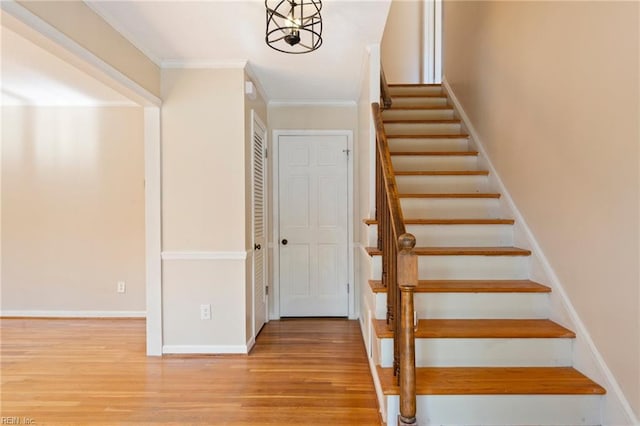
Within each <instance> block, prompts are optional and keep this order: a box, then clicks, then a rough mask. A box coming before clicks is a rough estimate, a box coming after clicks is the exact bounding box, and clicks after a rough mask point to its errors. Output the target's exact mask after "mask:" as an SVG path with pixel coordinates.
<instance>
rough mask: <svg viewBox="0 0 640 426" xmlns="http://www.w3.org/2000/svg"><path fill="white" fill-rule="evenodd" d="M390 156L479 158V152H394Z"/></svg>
mask: <svg viewBox="0 0 640 426" xmlns="http://www.w3.org/2000/svg"><path fill="white" fill-rule="evenodd" d="M389 154H390V155H392V156H393V155H409V156H412V157H414V156H415V157H418V156H425V157H477V156H478V151H392V152H390V153H389Z"/></svg>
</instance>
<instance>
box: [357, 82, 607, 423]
mask: <svg viewBox="0 0 640 426" xmlns="http://www.w3.org/2000/svg"><path fill="white" fill-rule="evenodd" d="M389 92H390V94H391V97H392V100H393V103H392V107H391V108H390V109H386V110H384V111H383V113H382V117H383V120H384V129H385V133H386V135H387V140H388V143H389V151H390V154H391V159H392V165H393V172H394V174H395V178H396V182H397V188H398V195H399V199H400V205H401V209H402V213H403V216H404V223H405V226H406V232H409V233H412V234H413V235H414V236H415V237H416V241H417V243H416V247H415V249H414V252H415V254H417V255H418V276H419V277H418V278H419V283H418V286H417V288H416V290H415V296H414V300H415V310H416V313H417V318H418V319H419V320H418V321H417V326H416V328H415V355H416V358H415V359H416V395H417V398H416V399H417V402H416V404H417V421H418V424H419V425H597V424H600V400H601V395H602V394H604V393H605V390H604V389H603V388H602V387H601V386H599V385H598V384H596V383H594V382H593V381H591V380H590V379H589V378H587V377H585V376H584V375H582V374H581V373H580V372H578V371H577V370H575V369H573V368H572V367H571V365H572V349H573V340H574V338H575V334H574V333H573V332H572V331H571V330H568V329H567V328H565V327H562V326H561V325H559V324H556V323H554V322H553V321H550V320H549V319H548V318H549V314H550V306H549V305H550V301H549V293H550V291H551V290H550V288H548V287H546V286H544V285H543V284H540V283H537V282H533V281H531V280H529V261H530V256H531V252H530V251H529V250H526V249H522V248H518V247H514V246H513V245H514V235H513V234H514V230H513V228H514V221H513V220H512V219H510V218H509V217H504V216H503V215H504V213H503V212H504V211H505V210H504V209H503V208H502V207H501V203H500V194H499V193H496V192H495V190H494V189H493V188H491V187H490V185H489V176H488V175H489V172H488V171H486V170H482V169H479V168H478V152H477V151H475V150H474V149H473V146H472V142H471V141H470V140H469V136H468V135H466V134H465V132H464V125H463V123H461V122H460V120H459V119H458V118H457V117H456V113H455V111H454V109H453V108H452V107H451V106H450V103H449V101H448V99H447V96H446V94H445V93H444V92H443V89H442V87H441V86H440V85H391V86H389ZM365 223H366V224H367V225H369V233H370V234H369V241H370V242H371V245H372V246H375V245H376V241H377V223H376V221H375V220H366V221H365ZM368 253H369V255H370V256H372V265H373V266H372V269H373V271H372V275H373V278H374V279H372V280H371V281H370V285H369V289H366V291H369V292H370V294H369V295H368V296H367V297H369V298H370V299H371V300H373V306H374V308H373V310H374V311H375V313H372V317H375V318H372V322H373V324H372V330H374V336H375V339H374V341H373V344H372V346H373V347H372V354H373V361H374V363H375V365H376V367H375V369H374V371H373V372H372V373H373V375H374V381H375V382H376V384H377V388H378V389H379V391H380V392H381V393H382V394H381V395H379V399H380V400H381V401H383V404H382V405H383V406H382V407H381V410H382V412H383V418H384V421H385V422H386V423H387V424H388V425H396V424H397V417H398V411H399V397H398V395H399V388H398V386H397V378H396V377H394V375H393V346H394V345H393V332H392V331H390V330H389V328H388V327H387V324H386V321H385V319H386V312H387V307H386V294H387V293H386V291H387V289H386V288H384V287H383V286H382V283H381V281H380V277H381V273H382V271H381V268H382V266H381V261H380V258H381V256H380V255H381V252H380V250H378V249H377V248H375V247H371V248H368Z"/></svg>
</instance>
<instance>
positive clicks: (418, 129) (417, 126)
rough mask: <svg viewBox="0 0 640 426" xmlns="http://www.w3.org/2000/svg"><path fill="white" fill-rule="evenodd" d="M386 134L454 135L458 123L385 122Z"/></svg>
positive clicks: (457, 128)
mask: <svg viewBox="0 0 640 426" xmlns="http://www.w3.org/2000/svg"><path fill="white" fill-rule="evenodd" d="M384 131H385V133H386V134H387V135H456V134H460V133H461V127H460V123H385V124H384Z"/></svg>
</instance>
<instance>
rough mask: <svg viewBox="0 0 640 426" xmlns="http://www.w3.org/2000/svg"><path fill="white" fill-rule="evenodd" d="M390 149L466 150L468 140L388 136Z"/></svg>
mask: <svg viewBox="0 0 640 426" xmlns="http://www.w3.org/2000/svg"><path fill="white" fill-rule="evenodd" d="M389 150H390V151H404V152H427V151H440V152H442V151H468V150H469V140H468V139H466V138H460V139H448V138H444V139H411V138H389Z"/></svg>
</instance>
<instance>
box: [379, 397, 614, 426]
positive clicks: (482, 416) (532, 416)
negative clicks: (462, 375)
mask: <svg viewBox="0 0 640 426" xmlns="http://www.w3.org/2000/svg"><path fill="white" fill-rule="evenodd" d="M386 399H387V400H386V404H385V406H386V407H385V410H384V414H385V417H384V418H385V420H386V422H387V424H388V425H395V424H396V422H397V417H398V412H399V402H400V401H399V398H398V396H397V395H393V396H387V397H386ZM601 401H602V397H601V396H599V395H418V398H417V401H416V403H417V419H418V423H417V424H418V426H430V425H439V426H440V425H444V426H463V425H464V426H476V425H483V426H506V425H509V426H525V425H538V426H558V425H573V426H578V425H580V426H582V425H584V426H595V425H599V424H600V404H601Z"/></svg>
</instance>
